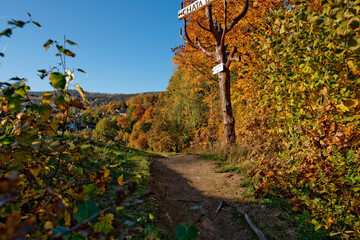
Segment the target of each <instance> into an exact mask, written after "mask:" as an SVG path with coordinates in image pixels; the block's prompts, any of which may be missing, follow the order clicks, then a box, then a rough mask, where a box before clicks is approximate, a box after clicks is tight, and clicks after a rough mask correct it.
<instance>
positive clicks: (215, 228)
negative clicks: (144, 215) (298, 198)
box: [150, 155, 296, 240]
mask: <svg viewBox="0 0 360 240" xmlns="http://www.w3.org/2000/svg"><path fill="white" fill-rule="evenodd" d="M150 167H151V174H152V180H151V183H150V189H151V191H152V192H154V193H155V208H156V210H155V214H156V219H157V220H158V221H159V224H160V225H162V226H163V227H165V228H166V229H167V230H168V231H169V233H170V234H171V236H168V238H169V239H175V236H174V229H175V228H176V226H178V225H179V224H181V223H182V222H187V223H189V224H191V225H193V226H195V227H196V228H197V229H198V230H199V231H200V237H199V239H204V240H212V239H214V240H215V239H216V240H221V239H226V240H233V239H242V240H247V239H258V238H257V236H256V235H255V233H254V232H253V231H252V230H251V228H250V226H249V225H248V223H247V222H246V221H245V219H244V217H243V216H242V215H241V213H240V212H239V211H238V210H236V209H234V208H231V207H223V208H222V210H221V211H220V212H219V213H218V215H217V216H215V212H216V210H217V208H218V206H219V204H220V202H221V201H225V202H227V203H229V204H230V205H232V206H235V207H237V208H238V209H240V210H242V211H244V212H246V213H247V214H248V215H249V216H250V218H251V219H252V220H253V222H254V223H255V224H256V226H257V227H258V228H260V230H261V231H262V232H263V233H264V234H266V236H267V237H268V239H296V238H295V235H294V234H295V231H294V229H291V228H290V227H289V226H286V224H285V221H286V216H284V213H283V212H281V211H279V210H278V209H274V208H267V207H265V206H262V205H259V204H255V203H252V204H250V203H248V202H247V199H246V197H244V194H243V193H244V191H245V190H246V189H244V188H241V187H239V183H240V182H241V180H242V179H241V177H239V176H238V175H234V174H232V173H215V172H214V171H215V163H214V162H213V161H211V160H205V159H202V158H201V157H199V156H194V155H176V156H170V157H167V158H157V159H155V161H154V162H152V164H151V165H150ZM194 206H202V209H201V210H191V209H190V208H192V207H194Z"/></svg>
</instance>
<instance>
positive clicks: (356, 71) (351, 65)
mask: <svg viewBox="0 0 360 240" xmlns="http://www.w3.org/2000/svg"><path fill="white" fill-rule="evenodd" d="M347 65H348V67H349V69H350V70H351V72H352V73H353V74H355V75H360V70H359V69H358V67H356V66H355V64H354V61H352V60H350V61H348V62H347Z"/></svg>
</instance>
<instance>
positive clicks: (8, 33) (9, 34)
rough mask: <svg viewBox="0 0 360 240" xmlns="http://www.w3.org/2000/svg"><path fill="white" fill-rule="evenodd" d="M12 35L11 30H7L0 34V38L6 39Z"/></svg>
mask: <svg viewBox="0 0 360 240" xmlns="http://www.w3.org/2000/svg"><path fill="white" fill-rule="evenodd" d="M11 34H12V29H11V28H7V29H5V30H4V31H2V32H0V37H1V36H6V37H10V36H11Z"/></svg>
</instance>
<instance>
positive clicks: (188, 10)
mask: <svg viewBox="0 0 360 240" xmlns="http://www.w3.org/2000/svg"><path fill="white" fill-rule="evenodd" d="M215 1H216V0H198V1H196V2H194V3H192V4H190V5H189V6H186V7H184V8H183V9H181V10H180V11H179V12H178V17H179V20H181V19H183V18H186V17H187V16H189V15H190V14H192V13H194V12H196V11H198V10H200V9H202V8H204V7H206V6H207V5H210V4H211V3H213V2H215Z"/></svg>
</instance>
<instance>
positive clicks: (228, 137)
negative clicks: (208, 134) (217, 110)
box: [218, 68, 236, 147]
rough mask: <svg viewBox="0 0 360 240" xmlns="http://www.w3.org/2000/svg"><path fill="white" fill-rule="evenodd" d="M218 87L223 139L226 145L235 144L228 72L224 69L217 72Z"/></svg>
mask: <svg viewBox="0 0 360 240" xmlns="http://www.w3.org/2000/svg"><path fill="white" fill-rule="evenodd" d="M218 77H219V88H220V98H221V111H222V114H223V123H224V134H225V141H226V145H227V146H228V147H230V146H232V145H234V144H235V140H236V135H235V119H234V117H233V113H232V107H231V98H230V72H229V69H227V68H226V69H225V71H224V72H220V73H218Z"/></svg>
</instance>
